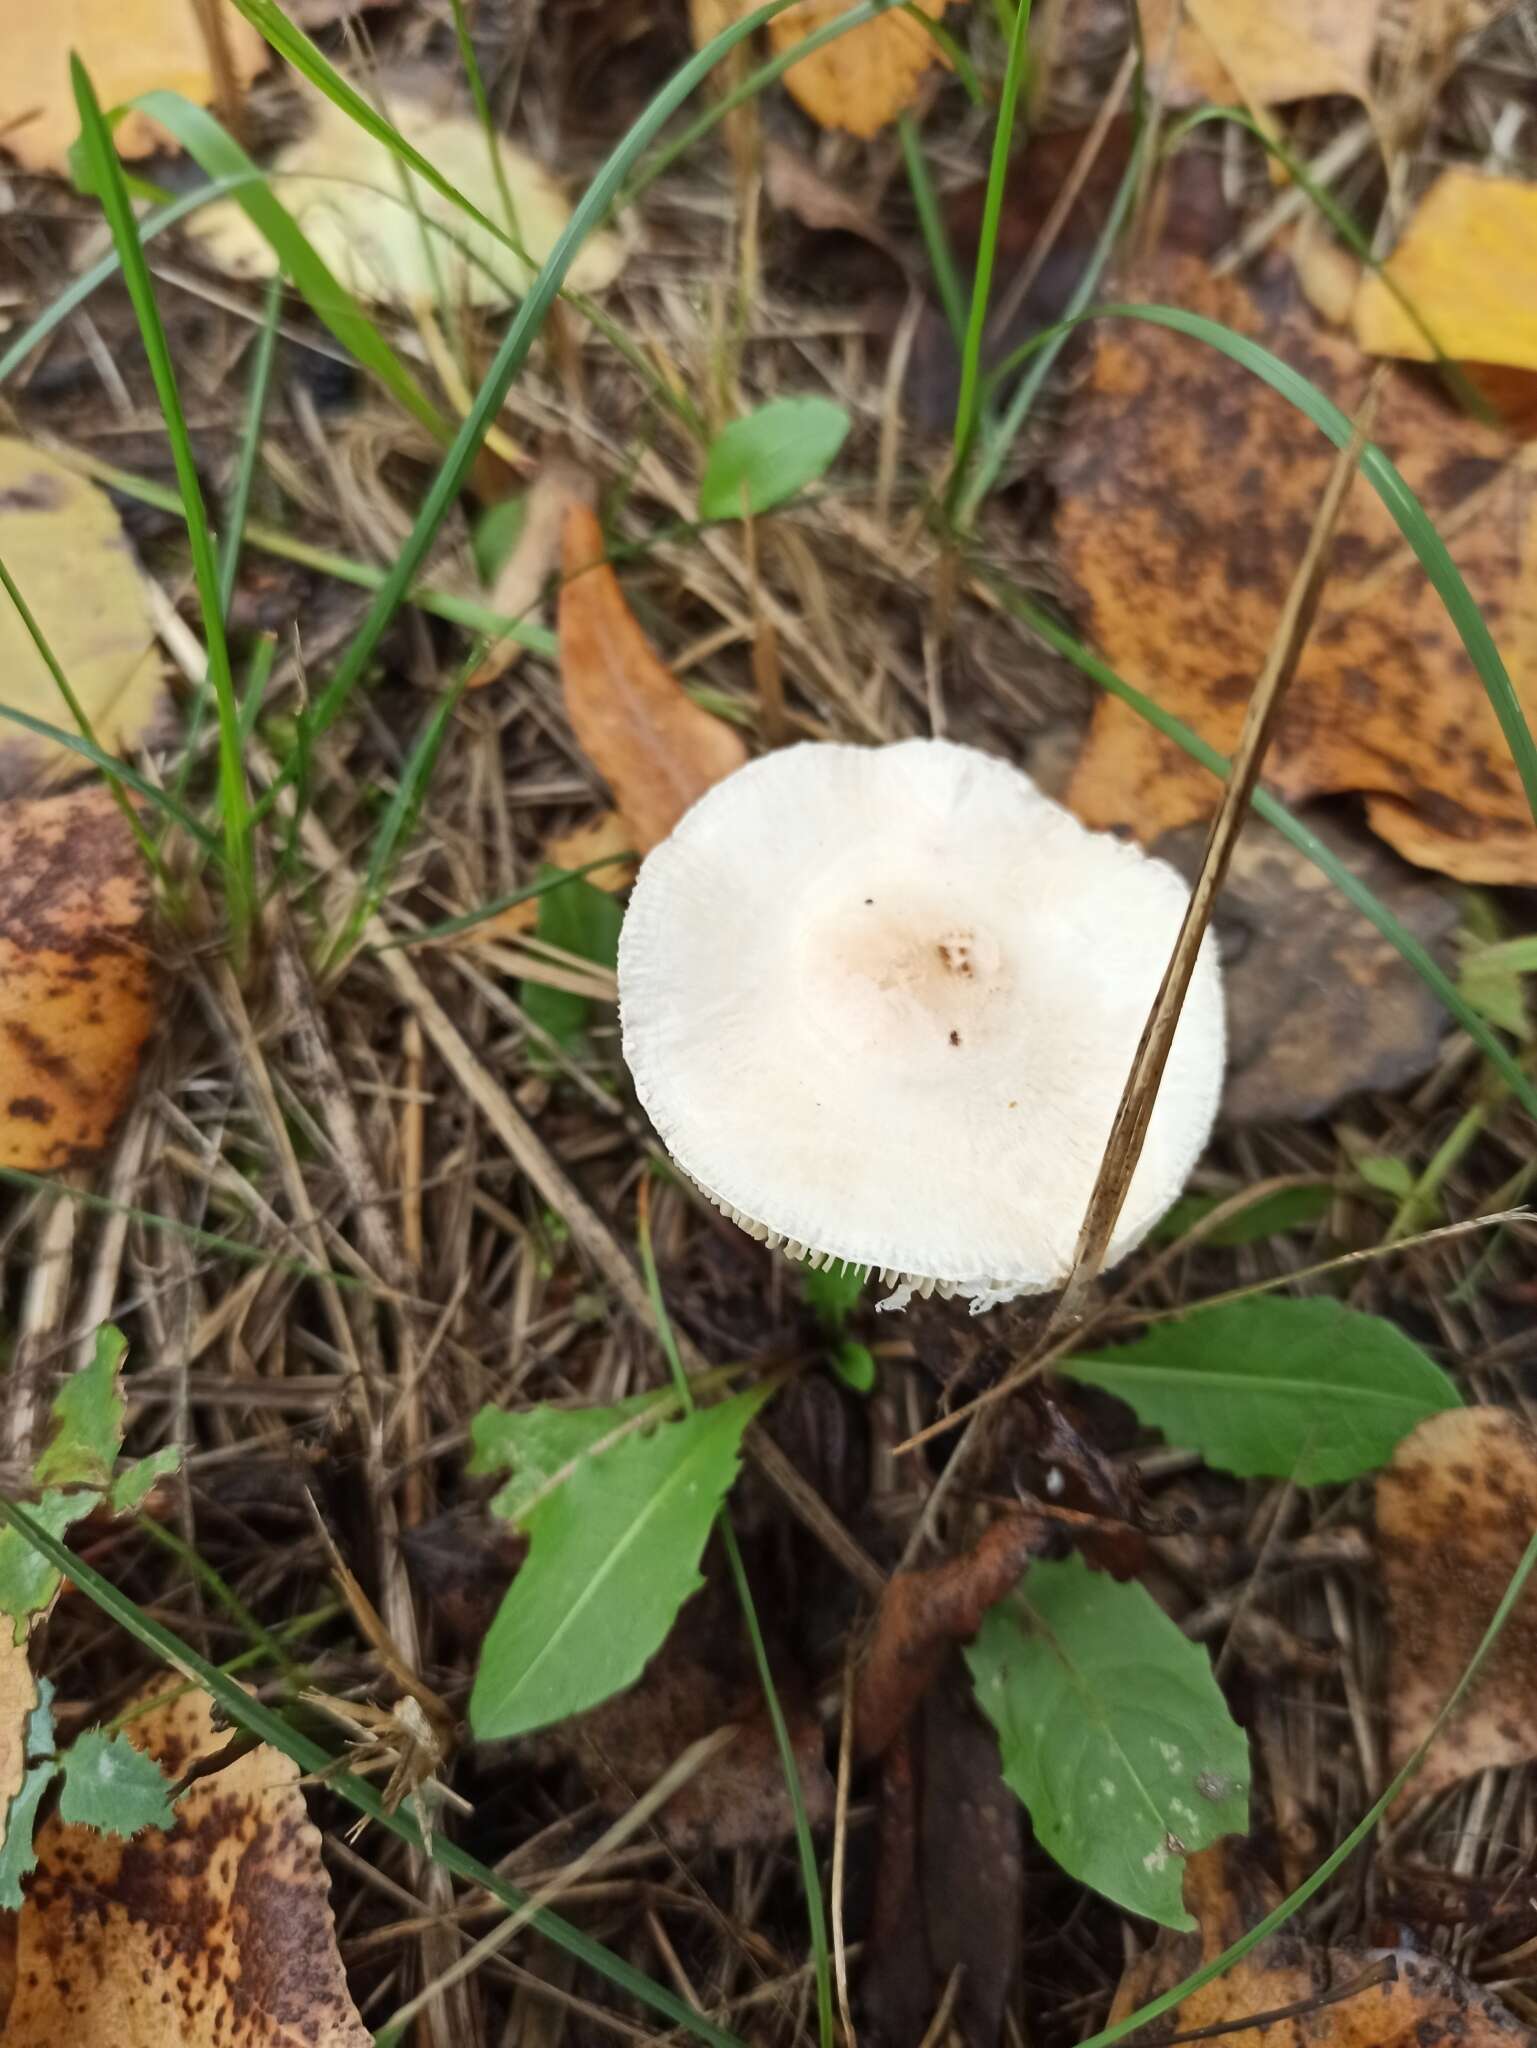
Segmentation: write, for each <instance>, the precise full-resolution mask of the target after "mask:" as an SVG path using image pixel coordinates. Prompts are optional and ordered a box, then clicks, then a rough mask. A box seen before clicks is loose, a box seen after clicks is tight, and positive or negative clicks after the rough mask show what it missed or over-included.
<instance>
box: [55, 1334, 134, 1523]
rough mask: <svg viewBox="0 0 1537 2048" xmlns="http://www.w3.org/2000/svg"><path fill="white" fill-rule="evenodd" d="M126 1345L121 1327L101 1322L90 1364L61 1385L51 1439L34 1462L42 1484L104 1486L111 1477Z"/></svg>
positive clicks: (119, 1432) (122, 1407)
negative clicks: (119, 1370) (119, 1372)
mask: <svg viewBox="0 0 1537 2048" xmlns="http://www.w3.org/2000/svg"><path fill="white" fill-rule="evenodd" d="M127 1349H128V1345H127V1342H126V1341H125V1339H124V1337H123V1333H122V1331H121V1330H119V1329H116V1328H114V1326H113V1325H112V1324H111V1323H103V1324H102V1326H101V1328H100V1329H99V1330H98V1331H97V1332H96V1351H95V1355H94V1356H93V1358H92V1360H91V1362H90V1364H89V1365H88V1366H86V1367H85V1369H84V1370H83V1371H81V1372H76V1373H71V1374H70V1376H69V1378H68V1379H67V1380H66V1381H65V1382H64V1384H63V1386H62V1387H61V1388H60V1389H59V1392H58V1395H57V1398H56V1399H55V1401H54V1404H53V1419H54V1422H55V1423H56V1424H57V1427H56V1429H55V1430H54V1434H53V1440H52V1442H51V1443H50V1444H49V1445H48V1447H47V1449H46V1450H45V1451H44V1452H43V1453H42V1455H41V1456H40V1457H39V1459H38V1460H37V1463H36V1465H35V1466H34V1467H33V1475H34V1477H35V1478H36V1480H37V1482H38V1484H39V1485H40V1486H105V1485H106V1484H107V1481H108V1480H109V1479H110V1478H111V1477H112V1467H113V1466H114V1465H115V1464H116V1462H117V1454H118V1448H119V1446H120V1445H121V1443H122V1441H123V1420H124V1417H125V1416H126V1414H127V1403H126V1402H125V1401H124V1399H123V1394H122V1389H121V1388H120V1386H119V1385H118V1368H119V1366H120V1365H121V1364H122V1362H123V1354H124V1352H126V1351H127Z"/></svg>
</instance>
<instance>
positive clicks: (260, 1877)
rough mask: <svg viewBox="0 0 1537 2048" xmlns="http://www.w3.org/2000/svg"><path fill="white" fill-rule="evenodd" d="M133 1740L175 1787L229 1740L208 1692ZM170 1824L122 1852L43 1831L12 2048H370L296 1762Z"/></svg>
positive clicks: (261, 1772) (256, 1761)
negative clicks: (83, 2045) (83, 2046)
mask: <svg viewBox="0 0 1537 2048" xmlns="http://www.w3.org/2000/svg"><path fill="white" fill-rule="evenodd" d="M156 1690H157V1691H159V1692H162V1693H163V1692H164V1687H163V1686H162V1687H159V1688H156ZM147 1697H148V1696H147ZM128 1735H129V1738H130V1739H131V1741H132V1742H133V1744H134V1746H135V1748H137V1749H140V1750H143V1751H144V1752H146V1753H147V1754H148V1755H150V1756H153V1757H154V1758H155V1760H156V1761H157V1762H158V1763H159V1764H160V1766H161V1767H162V1769H163V1770H164V1771H165V1772H166V1774H167V1776H169V1777H171V1778H173V1779H179V1778H180V1777H181V1776H182V1775H183V1774H184V1773H185V1772H186V1771H187V1769H188V1767H189V1766H190V1765H192V1764H194V1763H198V1762H202V1761H204V1760H206V1759H208V1758H211V1757H213V1756H215V1755H217V1754H218V1752H219V1751H220V1750H221V1749H222V1748H223V1747H224V1746H225V1744H226V1743H227V1742H228V1740H229V1733H228V1731H227V1730H224V1729H217V1728H215V1726H214V1723H213V1717H212V1713H211V1710H210V1706H209V1702H208V1700H207V1699H206V1698H205V1697H204V1696H203V1695H202V1694H201V1693H186V1694H184V1695H183V1696H181V1697H180V1698H177V1697H174V1696H166V1697H165V1698H163V1699H162V1701H161V1703H160V1704H158V1705H155V1706H152V1707H150V1709H149V1711H148V1712H146V1713H144V1714H142V1715H140V1716H139V1717H138V1718H137V1719H135V1720H132V1721H130V1722H129V1724H128ZM176 1814H177V1818H176V1825H175V1826H174V1827H173V1828H171V1829H170V1830H169V1831H168V1832H165V1833H162V1832H160V1831H159V1830H158V1829H150V1830H148V1831H146V1832H145V1833H143V1834H141V1835H138V1836H136V1837H135V1838H134V1839H133V1840H131V1841H124V1840H123V1839H122V1838H121V1837H118V1836H112V1835H102V1834H97V1833H95V1832H94V1831H93V1830H91V1829H89V1828H77V1827H69V1826H66V1825H65V1823H64V1822H63V1821H61V1820H60V1819H59V1818H58V1817H57V1815H55V1816H53V1817H52V1818H50V1819H49V1820H47V1821H45V1822H44V1824H43V1826H42V1827H41V1828H40V1829H39V1830H38V1835H37V1853H38V1867H37V1872H36V1875H35V1876H34V1877H33V1878H32V1879H31V1881H30V1884H29V1887H28V1895H27V1900H26V1904H25V1905H24V1906H23V1908H22V1911H21V1916H20V1923H19V1927H18V1933H17V1988H16V1994H15V1997H14V2000H13V2001H12V2005H11V2012H10V2022H9V2025H8V2027H7V2029H6V2035H5V2041H6V2048H79V2043H80V2042H82V2041H91V2042H100V2043H103V2044H105V2043H109V2042H110V2043H111V2048H279V2044H281V2048H298V2044H299V2043H301V2042H302V2043H303V2044H304V2048H368V2044H369V2041H370V2038H371V2037H370V2035H369V2032H368V2029H367V2028H366V2027H365V2026H364V2025H363V2022H362V2021H361V2020H360V2019H359V2017H358V2015H357V2011H356V2009H355V2007H354V2006H353V2003H352V2000H351V1998H350V1997H349V1996H348V1993H347V1985H346V1978H345V1975H344V1973H343V1970H342V1963H341V1957H340V1956H339V1955H338V1953H337V1948H336V1929H335V1925H334V1922H333V1920H332V1917H331V1905H330V1899H329V1896H328V1883H327V1878H326V1872H325V1866H324V1864H323V1863H322V1862H321V1859H320V1836H319V1834H318V1832H317V1831H316V1829H315V1828H314V1827H312V1826H311V1824H310V1820H309V1816H308V1813H307V1812H306V1810H305V1805H304V1795H303V1793H302V1792H301V1791H300V1789H299V1773H298V1769H297V1767H296V1766H295V1765H294V1764H292V1763H291V1762H290V1761H289V1760H288V1758H286V1757H284V1756H280V1755H279V1754H278V1752H277V1751H276V1750H273V1749H268V1748H267V1747H265V1746H262V1747H259V1748H257V1749H255V1750H253V1751H251V1752H249V1753H248V1754H247V1755H245V1756H242V1757H240V1758H239V1759H238V1760H237V1761H235V1762H233V1763H231V1764H228V1765H226V1766H225V1767H224V1768H223V1769H222V1770H219V1771H216V1772H214V1773H212V1774H211V1775H209V1776H208V1777H205V1778H200V1779H199V1780H198V1781H197V1782H196V1783H195V1784H194V1785H193V1786H192V1787H191V1789H190V1790H189V1791H188V1792H187V1793H186V1794H185V1795H184V1796H183V1798H182V1799H181V1800H180V1801H179V1802H178V1805H177V1809H176Z"/></svg>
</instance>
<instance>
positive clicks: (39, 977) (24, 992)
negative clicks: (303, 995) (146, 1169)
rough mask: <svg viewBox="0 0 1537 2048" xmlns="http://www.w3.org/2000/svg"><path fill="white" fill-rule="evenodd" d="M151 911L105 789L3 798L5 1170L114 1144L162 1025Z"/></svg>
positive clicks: (140, 863) (0, 975)
mask: <svg viewBox="0 0 1537 2048" xmlns="http://www.w3.org/2000/svg"><path fill="white" fill-rule="evenodd" d="M148 913H149V876H148V874H147V872H146V869H145V866H144V860H143V856H142V855H141V854H140V852H139V849H138V847H137V845H136V844H135V842H134V838H133V834H132V833H131V832H130V831H129V829H128V826H127V822H126V821H125V819H124V818H123V816H122V813H121V812H120V811H119V810H118V808H117V806H116V804H115V803H114V802H113V800H112V797H111V795H110V794H109V792H108V791H107V790H105V789H104V788H102V787H100V786H99V785H98V786H97V787H95V788H92V789H83V790H78V791H74V792H72V793H70V794H68V795H65V796H51V797H34V798H30V799H20V798H18V799H16V800H14V801H13V802H11V803H8V804H4V805H0V1165H5V1166H11V1167H20V1168H22V1169H23V1170H24V1171H26V1172H29V1173H47V1172H54V1171H57V1170H58V1169H59V1168H60V1167H63V1166H68V1165H70V1164H71V1163H73V1162H75V1161H77V1160H80V1159H83V1158H86V1157H88V1156H89V1155H90V1154H91V1153H93V1152H95V1151H97V1150H98V1149H99V1148H100V1147H101V1146H102V1145H103V1144H104V1143H105V1142H106V1139H107V1137H108V1135H109V1134H110V1132H111V1129H112V1126H113V1124H114V1123H115V1122H116V1121H117V1118H118V1116H119V1114H120V1113H121V1111H122V1109H123V1107H124V1105H125V1103H126V1102H127V1100H128V1097H129V1094H130V1092H131V1090H132V1088H133V1084H134V1079H135V1076H136V1075H137V1073H138V1067H139V1055H140V1053H141V1052H142V1050H143V1047H144V1041H145V1039H146V1038H147V1037H148V1036H149V1032H150V1027H151V1025H152V1024H153V1022H154V1004H153V999H152V991H151V977H150V966H149V959H148V955H147V954H146V951H145V925H146V921H147V918H148Z"/></svg>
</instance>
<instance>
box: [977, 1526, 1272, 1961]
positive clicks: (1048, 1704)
mask: <svg viewBox="0 0 1537 2048" xmlns="http://www.w3.org/2000/svg"><path fill="white" fill-rule="evenodd" d="M966 1662H967V1664H968V1665H969V1666H970V1668H971V1677H972V1683H973V1684H974V1685H975V1687H976V1691H977V1699H978V1701H979V1702H980V1704H981V1707H982V1710H983V1712H984V1713H985V1714H986V1715H987V1717H988V1719H989V1720H990V1721H991V1722H992V1724H993V1726H994V1727H995V1728H996V1729H997V1731H998V1741H999V1747H1000V1750H1001V1752H1002V1758H1003V1775H1004V1778H1005V1779H1006V1780H1007V1782H1008V1784H1009V1785H1010V1786H1011V1787H1012V1789H1013V1790H1014V1792H1015V1793H1017V1794H1018V1796H1019V1798H1020V1799H1021V1800H1022V1801H1023V1802H1024V1804H1025V1806H1026V1807H1027V1808H1028V1809H1029V1812H1030V1818H1031V1820H1032V1822H1033V1823H1034V1826H1035V1832H1036V1836H1037V1839H1038V1840H1039V1841H1040V1843H1041V1846H1042V1847H1043V1848H1044V1849H1045V1850H1046V1851H1047V1852H1048V1853H1049V1854H1050V1855H1051V1856H1053V1857H1055V1858H1056V1860H1057V1862H1058V1863H1060V1864H1061V1866H1062V1868H1063V1869H1064V1870H1065V1871H1067V1872H1068V1873H1069V1875H1070V1876H1072V1877H1076V1878H1078V1879H1079V1880H1080V1881H1081V1882H1082V1883H1084V1884H1087V1885H1092V1886H1093V1888H1094V1889H1095V1891H1097V1892H1103V1893H1104V1895H1105V1897H1106V1898H1108V1899H1114V1901H1115V1902H1116V1904H1117V1905H1119V1906H1124V1907H1126V1908H1127V1909H1128V1911H1130V1912H1133V1913H1145V1914H1146V1915H1147V1917H1148V1918H1149V1919H1150V1920H1157V1921H1159V1922H1161V1923H1162V1925H1163V1926H1165V1927H1179V1928H1190V1927H1194V1925H1195V1922H1194V1921H1193V1920H1192V1919H1191V1917H1190V1916H1189V1914H1188V1913H1186V1911H1185V1909H1184V1902H1183V1899H1182V1896H1181V1889H1182V1883H1183V1878H1184V1863H1183V1858H1184V1856H1185V1854H1186V1853H1188V1852H1191V1851H1194V1850H1196V1849H1204V1848H1206V1847H1207V1846H1208V1845H1209V1844H1210V1843H1212V1842H1215V1841H1216V1840H1217V1838H1218V1837H1219V1836H1220V1835H1231V1834H1242V1833H1243V1832H1244V1831H1245V1830H1246V1829H1247V1827H1248V1824H1249V1750H1248V1744H1247V1742H1246V1740H1245V1738H1244V1734H1243V1730H1242V1729H1241V1728H1239V1727H1237V1726H1236V1725H1235V1724H1234V1722H1233V1720H1232V1717H1231V1716H1230V1715H1229V1713H1228V1710H1227V1703H1226V1702H1225V1701H1224V1699H1223V1697H1222V1693H1221V1691H1220V1689H1219V1687H1218V1685H1217V1681H1216V1679H1215V1678H1214V1677H1213V1676H1212V1669H1211V1664H1210V1661H1209V1659H1208V1658H1207V1655H1206V1652H1205V1651H1204V1650H1203V1649H1202V1648H1201V1646H1200V1645H1199V1644H1198V1643H1192V1642H1191V1641H1190V1640H1189V1638H1188V1637H1187V1636H1186V1635H1185V1634H1184V1633H1183V1631H1182V1630H1181V1629H1179V1628H1178V1627H1177V1626H1176V1624H1175V1623H1174V1622H1172V1621H1171V1620H1170V1619H1169V1617H1168V1615H1166V1614H1165V1613H1164V1611H1163V1609H1162V1608H1161V1607H1160V1606H1159V1605H1158V1604H1157V1602H1156V1601H1155V1600H1154V1599H1153V1597H1152V1595H1151V1594H1150V1593H1149V1592H1148V1591H1147V1590H1146V1588H1145V1587H1143V1586H1140V1585H1128V1586H1120V1585H1117V1584H1116V1582H1115V1581H1114V1579H1108V1578H1103V1577H1101V1576H1100V1575H1099V1574H1097V1573H1094V1572H1091V1571H1089V1569H1088V1567H1087V1566H1086V1565H1084V1564H1083V1563H1082V1561H1081V1560H1080V1559H1078V1558H1070V1559H1069V1560H1068V1561H1067V1563H1066V1564H1037V1565H1034V1566H1032V1567H1031V1570H1030V1575H1029V1578H1028V1579H1027V1580H1026V1582H1025V1591H1024V1593H1023V1594H1022V1595H1014V1596H1012V1597H1011V1598H1010V1599H1008V1600H1006V1601H1004V1602H1003V1603H1002V1604H1001V1605H999V1606H997V1607H995V1608H994V1609H993V1610H992V1612H991V1613H990V1614H989V1615H988V1616H987V1618H986V1620H985V1621H984V1622H983V1624H982V1628H981V1631H980V1633H979V1634H978V1636H977V1639H976V1641H975V1642H974V1643H973V1644H972V1646H971V1647H970V1649H968V1650H967V1652H966Z"/></svg>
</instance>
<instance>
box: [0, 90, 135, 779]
mask: <svg viewBox="0 0 1537 2048" xmlns="http://www.w3.org/2000/svg"><path fill="white" fill-rule="evenodd" d="M61 62H62V59H61ZM0 562H3V563H4V564H5V566H6V569H7V570H8V571H9V573H10V577H11V581H12V582H13V583H14V584H15V585H16V588H17V589H18V590H19V591H20V592H21V594H22V597H23V598H24V599H25V601H26V604H27V608H28V610H29V611H30V612H31V614H32V616H33V618H34V619H35V620H36V622H37V626H38V629H39V631H40V632H41V633H42V636H43V638H44V639H45V640H46V641H47V643H48V645H49V647H50V648H51V649H52V651H53V655H54V658H55V660H56V661H57V662H58V664H59V666H60V668H62V669H63V671H64V673H65V675H66V676H67V677H68V678H69V682H70V686H71V688H72V689H73V690H74V692H75V695H76V697H77V698H78V699H79V700H80V705H81V708H82V710H83V711H84V712H85V715H86V717H87V718H88V719H89V721H90V725H91V730H92V732H93V733H94V734H95V737H96V739H97V741H98V742H99V744H100V745H102V746H103V747H105V748H107V749H108V751H109V752H112V753H126V752H127V751H128V750H129V749H130V748H131V747H134V746H137V745H138V744H139V743H140V742H141V741H142V740H143V739H144V738H145V737H146V736H147V734H148V733H149V731H150V729H151V727H152V726H153V725H154V723H155V720H156V716H157V713H158V712H159V709H160V705H161V702H162V692H161V671H160V660H159V656H158V654H157V653H156V650H155V632H154V627H153V626H152V625H151V624H150V615H149V606H148V604H147V602H146V600H145V595H144V586H143V584H142V582H141V581H140V577H139V570H138V567H137V564H136V563H135V561H134V558H133V554H132V551H131V550H130V548H129V545H128V540H127V536H126V535H125V534H124V532H123V526H122V521H121V520H120V519H119V518H118V516H117V513H116V511H115V510H114V509H113V505H112V501H111V499H110V498H108V496H107V494H106V492H105V491H99V490H98V489H97V488H96V486H95V484H90V483H87V482H86V481H85V479H84V478H83V477H78V476H76V475H75V474H74V473H73V471H71V470H68V469H66V468H65V467H64V465H63V464H62V463H61V462H56V461H55V460H54V458H53V457H52V456H51V455H45V454H44V453H43V451H42V450H41V449H40V448H34V447H32V446H31V444H30V443H29V442H26V441H18V440H15V439H13V438H10V437H0ZM0 707H4V708H5V709H8V710H12V711H24V712H25V713H26V714H27V716H28V717H29V718H41V719H44V720H46V722H47V723H48V724H49V725H57V726H61V727H63V728H64V730H65V731H66V732H71V733H72V732H74V730H75V723H74V720H73V718H72V717H71V715H70V711H69V707H68V705H67V704H66V703H65V701H64V699H63V697H62V696H61V695H60V694H59V686H58V684H57V683H56V682H55V681H54V678H53V673H52V671H51V670H50V668H49V667H48V664H47V662H46V661H44V659H43V657H42V655H41V654H39V653H38V651H37V643H36V642H35V641H34V640H33V638H32V635H31V634H30V633H29V632H28V631H27V628H26V626H25V624H24V623H23V621H22V618H21V615H20V613H19V612H18V611H17V610H16V607H15V606H14V605H13V604H12V603H11V600H10V598H9V597H8V596H6V595H5V593H4V592H3V591H0ZM85 766H86V763H85V762H84V760H83V759H82V757H81V756H80V755H79V754H77V753H76V752H75V751H74V750H73V749H72V748H69V747H64V746H61V745H59V744H58V742H57V741H54V740H49V739H42V738H39V737H38V736H37V735H35V734H33V733H30V732H28V731H26V730H25V729H24V728H23V727H21V726H18V725H14V724H12V723H11V722H10V721H9V720H7V719H0V796H10V795H13V794H14V793H15V792H16V791H17V790H20V789H27V788H33V789H35V788H40V787H42V786H43V785H44V784H47V783H50V782H59V781H62V780H63V779H64V777H66V776H69V775H78V774H80V772H81V771H82V769H83V768H84V767H85Z"/></svg>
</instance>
